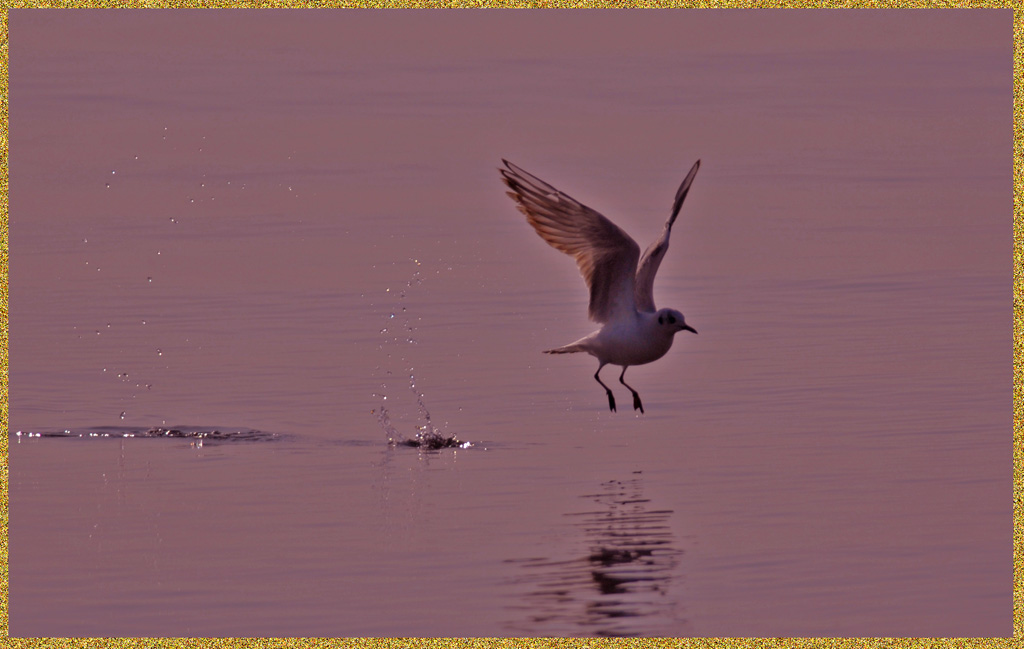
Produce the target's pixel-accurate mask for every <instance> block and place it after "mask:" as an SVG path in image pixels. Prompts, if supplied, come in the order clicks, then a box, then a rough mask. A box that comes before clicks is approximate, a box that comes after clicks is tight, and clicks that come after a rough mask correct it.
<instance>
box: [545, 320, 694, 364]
mask: <svg viewBox="0 0 1024 649" xmlns="http://www.w3.org/2000/svg"><path fill="white" fill-rule="evenodd" d="M676 331H677V330H676V329H674V328H673V329H669V328H667V327H665V326H663V325H659V324H658V314H657V313H649V312H646V311H644V312H641V311H636V312H634V313H633V314H632V315H631V316H627V317H624V318H620V319H618V320H615V321H613V322H609V323H608V324H606V325H605V326H603V327H601V328H600V329H598V330H597V331H595V332H594V333H592V334H590V335H588V336H585V337H583V338H580V339H579V340H577V341H576V342H574V343H572V344H569V345H566V346H564V347H559V348H557V349H551V350H548V352H547V353H549V354H566V353H571V352H586V353H588V354H590V355H591V356H593V357H595V358H597V360H598V361H600V362H601V364H602V365H607V364H611V365H621V366H623V367H629V366H630V365H644V364H646V363H650V362H652V361H656V360H658V359H659V358H661V357H662V356H664V355H665V354H667V353H668V350H669V349H670V348H671V347H672V341H673V340H675V333H676Z"/></svg>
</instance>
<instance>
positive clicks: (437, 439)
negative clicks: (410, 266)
mask: <svg viewBox="0 0 1024 649" xmlns="http://www.w3.org/2000/svg"><path fill="white" fill-rule="evenodd" d="M411 261H412V262H413V263H414V264H416V267H417V269H416V271H415V272H413V274H412V277H411V278H410V279H409V280H408V281H407V282H406V283H405V287H404V288H402V289H400V290H399V291H398V300H399V304H398V306H399V307H400V309H395V310H392V311H389V312H388V314H387V315H386V316H385V319H386V320H387V321H388V322H389V323H390V322H394V321H396V320H401V326H402V330H403V332H404V334H405V335H404V336H403V335H393V336H391V337H389V338H387V339H385V340H384V342H383V343H381V345H379V346H378V349H380V350H381V351H383V350H384V349H385V347H387V346H389V345H401V344H402V343H404V344H406V345H412V344H416V340H415V338H414V337H413V335H412V334H413V332H414V331H415V327H414V326H413V322H412V319H411V318H410V316H409V315H408V309H407V307H406V305H405V304H403V302H404V301H405V299H406V296H407V295H408V294H409V291H410V290H411V289H413V288H414V287H417V286H419V285H421V284H422V283H423V276H422V274H421V273H420V270H419V267H420V266H421V262H420V261H419V260H418V259H413V260H411ZM385 293H389V294H390V293H392V291H391V289H390V288H388V289H386V290H385ZM398 313H401V318H399V317H398V315H397V314H398ZM417 320H419V318H417ZM392 328H395V329H397V325H392ZM380 333H381V334H382V335H384V334H387V333H389V328H388V327H383V328H382V329H381V330H380ZM400 333H401V332H400ZM399 349H401V350H402V353H400V354H399V355H398V356H399V358H400V359H401V362H402V364H403V365H404V366H405V370H406V372H407V376H408V377H409V391H410V392H412V394H413V396H414V397H415V399H416V408H417V411H418V414H419V417H418V420H419V423H418V425H417V426H416V428H415V430H416V432H415V433H414V435H413V436H412V437H411V438H406V437H405V436H403V435H402V434H401V432H400V431H399V430H398V429H397V428H396V427H395V425H394V424H393V423H392V422H391V418H390V415H389V413H388V409H387V408H386V407H385V405H384V402H386V401H387V395H386V394H383V392H382V393H381V395H380V399H381V405H380V407H379V408H377V409H375V410H373V413H374V414H375V415H376V417H377V422H378V423H379V424H380V427H381V429H382V430H383V431H384V433H385V435H387V438H388V443H389V444H392V445H404V446H414V447H417V448H421V449H438V448H448V447H459V448H466V447H468V446H469V445H470V444H469V443H468V442H461V441H459V440H458V439H457V438H456V437H455V436H454V435H447V434H445V432H444V431H442V430H439V429H438V428H437V427H436V426H435V425H434V423H433V421H432V420H431V416H430V410H429V409H428V408H427V404H426V395H424V393H423V392H422V391H420V389H419V388H418V386H417V384H416V374H415V368H414V367H413V366H412V363H411V362H410V361H409V359H408V356H407V355H406V352H405V349H406V348H404V347H400V348H399ZM386 356H387V358H389V359H390V358H391V356H392V355H391V354H390V353H388V354H386ZM385 374H386V375H387V376H391V375H392V372H391V370H386V372H385ZM381 389H382V391H386V390H387V382H386V380H385V382H384V383H382V384H381ZM373 396H374V397H377V396H378V394H377V393H374V395H373Z"/></svg>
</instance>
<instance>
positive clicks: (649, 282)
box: [635, 160, 700, 312]
mask: <svg viewBox="0 0 1024 649" xmlns="http://www.w3.org/2000/svg"><path fill="white" fill-rule="evenodd" d="M699 168H700V160H698V161H697V162H696V163H694V165H693V167H692V168H691V169H690V173H688V174H686V178H685V179H684V180H683V184H682V185H680V186H679V191H677V192H676V200H675V203H674V204H673V205H672V216H670V217H668V221H666V222H665V229H664V230H662V232H661V236H660V237H658V240H657V241H655V242H654V243H652V244H651V245H650V247H649V248H647V250H645V251H644V256H643V257H642V258H641V259H640V266H639V267H638V268H637V271H636V289H635V290H636V308H637V309H638V310H640V311H651V312H654V311H657V308H656V307H655V306H654V276H655V275H656V274H657V272H658V266H660V265H661V260H662V259H663V258H664V257H665V252H667V251H668V237H669V235H670V234H671V233H672V224H673V223H675V222H676V217H677V216H679V210H680V208H682V206H683V200H685V199H686V194H687V193H688V192H689V191H690V185H691V184H692V183H693V178H694V176H696V175H697V169H699Z"/></svg>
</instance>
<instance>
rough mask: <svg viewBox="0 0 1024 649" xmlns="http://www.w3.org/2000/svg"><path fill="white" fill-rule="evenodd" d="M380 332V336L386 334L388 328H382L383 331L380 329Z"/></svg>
mask: <svg viewBox="0 0 1024 649" xmlns="http://www.w3.org/2000/svg"><path fill="white" fill-rule="evenodd" d="M380 332H381V333H382V334H386V333H387V332H388V328H387V327H384V328H383V329H381V330H380Z"/></svg>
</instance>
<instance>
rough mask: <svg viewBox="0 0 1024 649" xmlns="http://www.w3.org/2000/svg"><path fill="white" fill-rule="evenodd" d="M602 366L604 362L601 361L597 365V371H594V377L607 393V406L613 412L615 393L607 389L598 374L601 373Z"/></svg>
mask: <svg viewBox="0 0 1024 649" xmlns="http://www.w3.org/2000/svg"><path fill="white" fill-rule="evenodd" d="M602 367H604V363H601V364H600V365H599V366H598V367H597V371H596V372H594V378H595V379H597V382H598V383H600V384H601V387H602V388H604V391H605V392H607V393H608V407H609V408H611V409H612V412H615V395H614V394H612V391H611V390H610V389H608V386H607V385H605V384H604V381H602V380H601V377H600V376H599V375H600V374H601V368H602Z"/></svg>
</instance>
